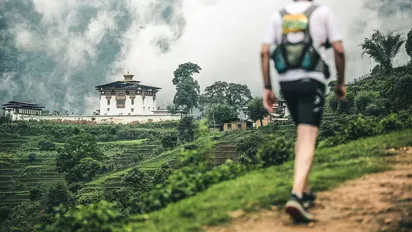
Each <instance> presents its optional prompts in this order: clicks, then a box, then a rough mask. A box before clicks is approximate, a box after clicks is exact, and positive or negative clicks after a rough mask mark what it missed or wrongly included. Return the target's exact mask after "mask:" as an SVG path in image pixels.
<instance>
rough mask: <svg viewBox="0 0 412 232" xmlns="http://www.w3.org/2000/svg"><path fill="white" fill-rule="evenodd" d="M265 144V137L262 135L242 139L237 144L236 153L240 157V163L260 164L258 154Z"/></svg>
mask: <svg viewBox="0 0 412 232" xmlns="http://www.w3.org/2000/svg"><path fill="white" fill-rule="evenodd" d="M263 142H264V137H263V136H262V135H261V134H252V135H248V136H245V137H242V138H241V139H240V140H239V141H238V142H237V144H236V153H237V154H239V155H240V158H239V161H240V162H241V163H243V164H258V163H259V159H258V157H256V154H257V152H258V150H259V147H260V146H261V145H262V144H263Z"/></svg>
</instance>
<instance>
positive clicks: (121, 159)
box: [0, 32, 412, 231]
mask: <svg viewBox="0 0 412 232" xmlns="http://www.w3.org/2000/svg"><path fill="white" fill-rule="evenodd" d="M376 33H377V32H376ZM388 38H392V39H390V41H392V40H394V41H395V42H394V43H393V44H391V43H386V42H382V41H387V40H389V39H388ZM400 43H401V44H402V43H403V42H402V41H401V37H400V36H397V35H396V34H395V35H394V34H388V35H384V36H383V37H382V36H381V35H380V34H375V35H374V36H373V37H372V39H366V40H365V43H364V49H365V51H366V54H368V55H370V56H371V57H372V58H373V59H375V61H376V62H377V63H378V65H377V67H376V68H375V69H374V70H373V72H372V73H371V74H369V75H367V76H365V77H363V78H361V79H359V80H357V81H356V83H351V84H349V85H348V86H347V89H348V95H347V98H346V99H345V100H342V101H338V100H336V98H335V96H334V93H333V90H334V85H335V84H336V82H334V81H332V82H330V84H329V88H330V90H331V91H330V94H329V95H328V96H327V103H326V109H325V113H324V122H323V124H322V126H321V128H320V136H319V139H318V144H317V146H318V148H319V149H318V150H317V153H316V161H315V167H314V172H313V175H312V176H311V179H312V183H313V184H314V190H317V191H319V190H325V189H329V188H332V187H335V186H337V185H338V184H339V183H341V182H342V181H343V180H347V179H352V178H356V177H359V176H361V175H363V174H366V173H370V172H377V171H382V170H385V169H386V168H388V166H386V164H385V163H384V162H382V160H383V158H384V157H385V156H387V155H391V154H390V153H388V152H387V151H386V149H387V148H396V147H402V146H410V145H412V141H411V138H412V136H411V135H412V131H411V128H412V117H411V115H412V102H411V99H412V95H411V92H410V89H411V87H412V63H409V64H407V65H405V66H402V67H393V65H392V64H391V65H388V64H385V63H384V62H392V61H393V57H394V56H391V57H389V58H388V57H384V58H385V59H381V58H382V57H380V58H379V57H378V56H377V55H379V54H381V53H376V51H378V50H379V49H381V47H382V46H395V45H396V44H400ZM394 44H395V45H394ZM374 49H375V50H374ZM385 49H391V47H389V48H385ZM395 50H396V49H395ZM397 50H398V51H399V49H397ZM396 53H397V51H394V55H396ZM388 59H389V60H388ZM200 70H201V69H200V67H199V66H198V65H196V64H193V63H190V62H189V63H185V64H182V65H180V66H179V67H178V69H177V70H176V71H175V73H174V77H175V78H174V79H173V83H174V84H175V85H176V88H177V94H176V96H175V100H176V101H175V104H176V106H170V109H171V110H173V109H172V108H173V107H183V108H184V109H185V110H187V111H191V110H193V108H196V107H198V108H201V110H202V112H203V116H204V119H202V120H199V121H198V120H195V119H194V118H192V117H190V116H187V117H184V118H182V119H181V120H180V121H178V122H165V123H150V124H143V125H127V126H126V125H68V124H58V123H52V122H11V121H10V120H9V119H8V118H4V117H3V118H0V135H1V136H0V144H1V145H2V146H1V148H0V178H1V179H0V181H1V183H2V184H1V188H0V196H1V204H0V216H1V217H0V231H73V230H75V231H128V230H129V231H198V230H200V229H201V228H202V227H203V226H205V225H215V224H219V223H225V222H228V221H229V220H230V217H229V216H228V215H227V212H230V211H233V210H237V209H244V210H246V211H250V210H255V209H257V208H258V207H270V206H271V205H280V204H283V203H284V201H285V199H286V197H287V195H288V192H289V191H290V188H291V178H292V165H293V163H292V160H293V156H294V155H293V154H294V152H293V150H294V138H295V134H296V132H295V130H296V127H295V125H294V124H293V122H292V121H291V120H287V121H282V122H280V121H275V122H274V123H272V124H270V125H268V126H264V127H260V128H259V129H251V130H246V131H233V132H210V131H209V130H208V127H210V126H216V125H218V126H221V125H222V124H223V123H224V122H225V121H226V120H228V119H231V118H232V117H233V115H237V114H238V113H240V111H241V110H242V109H244V107H245V106H252V105H253V107H249V108H248V111H249V113H251V112H250V111H251V108H253V109H254V110H255V111H256V112H253V115H254V117H256V119H257V120H259V119H261V118H262V117H264V116H266V113H265V112H264V111H263V110H261V104H260V103H259V102H260V101H261V100H260V99H259V98H252V97H251V95H250V91H249V89H248V88H247V86H244V85H241V84H236V83H226V82H216V83H215V84H213V85H212V86H209V87H207V88H206V89H205V93H204V94H202V95H199V92H200V90H199V88H200V87H199V85H198V83H197V81H196V80H194V78H193V77H192V75H193V74H194V73H198V72H199V71H200ZM186 89H190V90H191V91H190V93H191V94H192V95H196V96H197V98H198V101H193V99H194V98H191V97H190V96H189V97H187V96H186V95H184V94H183V93H184V91H185V90H186ZM219 99H220V100H221V99H224V100H222V101H220V100H219ZM219 101H220V102H219ZM259 107H260V108H259Z"/></svg>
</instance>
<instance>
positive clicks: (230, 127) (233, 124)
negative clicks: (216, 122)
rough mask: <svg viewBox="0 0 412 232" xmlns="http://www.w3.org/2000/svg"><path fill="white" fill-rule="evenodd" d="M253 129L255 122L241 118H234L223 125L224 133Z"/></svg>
mask: <svg viewBox="0 0 412 232" xmlns="http://www.w3.org/2000/svg"><path fill="white" fill-rule="evenodd" d="M248 129H253V121H251V120H247V119H241V118H233V119H229V120H226V121H225V122H224V123H223V131H238V130H248Z"/></svg>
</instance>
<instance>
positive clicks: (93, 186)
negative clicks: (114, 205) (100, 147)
mask: <svg viewBox="0 0 412 232" xmlns="http://www.w3.org/2000/svg"><path fill="white" fill-rule="evenodd" d="M104 146H105V149H106V150H107V151H111V152H112V153H113V151H114V150H116V151H117V152H118V154H113V155H111V156H110V159H109V161H108V163H109V164H113V166H114V169H115V170H117V171H114V172H112V173H109V174H106V175H103V176H101V177H99V178H97V179H95V180H93V181H91V182H89V183H88V184H86V186H85V187H84V188H83V189H81V190H80V192H79V193H80V195H87V194H88V193H90V192H93V191H96V190H99V189H100V190H101V189H119V188H120V187H122V183H121V180H122V177H123V176H124V175H126V174H127V173H128V172H129V171H130V170H132V169H133V168H134V167H136V166H140V167H141V168H142V169H146V170H147V169H156V168H159V167H160V165H161V164H163V163H165V162H167V160H168V159H170V157H164V156H163V155H162V154H160V153H161V152H162V145H161V144H160V142H158V141H141V142H139V143H137V142H136V143H131V142H130V143H124V142H114V143H107V144H104Z"/></svg>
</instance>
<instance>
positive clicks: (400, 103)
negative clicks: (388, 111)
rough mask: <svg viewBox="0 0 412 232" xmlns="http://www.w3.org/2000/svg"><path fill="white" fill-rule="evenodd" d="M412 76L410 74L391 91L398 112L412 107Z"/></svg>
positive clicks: (400, 80)
mask: <svg viewBox="0 0 412 232" xmlns="http://www.w3.org/2000/svg"><path fill="white" fill-rule="evenodd" d="M411 89H412V75H410V74H408V75H406V76H404V77H402V78H401V79H399V81H398V82H397V83H396V85H395V87H393V88H392V90H391V98H392V100H393V105H394V108H395V109H396V110H401V109H408V108H410V107H411V106H412V91H411Z"/></svg>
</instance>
